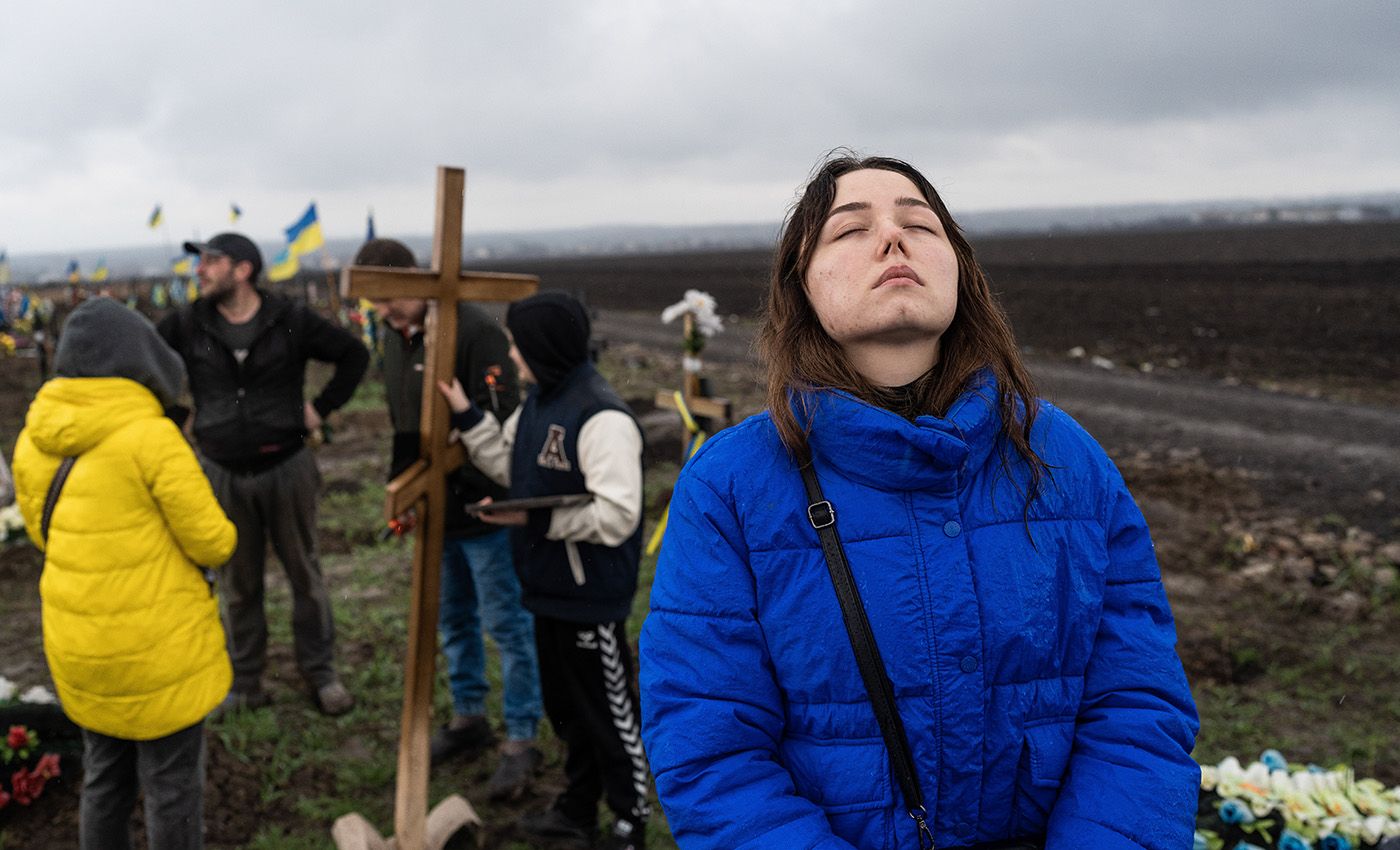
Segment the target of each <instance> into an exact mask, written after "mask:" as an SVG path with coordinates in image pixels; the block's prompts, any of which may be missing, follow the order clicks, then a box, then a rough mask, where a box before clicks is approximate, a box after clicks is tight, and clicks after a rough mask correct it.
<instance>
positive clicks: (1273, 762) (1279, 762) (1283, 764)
mask: <svg viewBox="0 0 1400 850" xmlns="http://www.w3.org/2000/svg"><path fill="white" fill-rule="evenodd" d="M1259 761H1261V762H1263V764H1264V766H1265V767H1267V768H1268V769H1269V770H1271V771H1272V770H1287V769H1288V760H1287V759H1285V758H1284V757H1283V753H1281V752H1279V751H1278V750H1265V751H1264V752H1262V753H1260V754H1259Z"/></svg>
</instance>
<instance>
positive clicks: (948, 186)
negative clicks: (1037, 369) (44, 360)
mask: <svg viewBox="0 0 1400 850" xmlns="http://www.w3.org/2000/svg"><path fill="white" fill-rule="evenodd" d="M0 9H3V14H0V248H5V247H8V249H9V250H10V251H11V252H12V253H24V252H28V251H38V250H67V249H71V248H80V247H99V246H123V245H149V244H152V243H153V242H156V241H158V240H159V238H160V237H159V236H158V235H157V234H155V233H153V232H152V231H150V230H148V229H147V228H146V226H145V219H146V216H147V215H148V214H149V213H150V210H151V207H152V206H153V205H154V204H155V203H156V202H160V203H162V204H163V205H164V208H165V213H166V219H167V222H168V225H169V228H170V233H171V236H172V237H173V238H176V239H178V238H183V237H186V236H189V235H192V234H193V233H194V232H196V231H198V232H200V233H202V234H203V235H206V236H207V235H209V234H211V233H213V232H215V231H217V230H220V229H223V228H225V227H227V222H228V218H227V210H228V204H229V202H230V201H236V202H237V203H238V204H239V205H240V206H241V207H242V208H243V209H244V211H245V217H244V219H243V221H242V222H241V223H240V227H241V228H242V229H244V230H246V231H247V232H249V233H250V234H252V235H253V236H255V237H258V238H260V239H267V240H272V239H275V238H277V237H278V236H279V233H280V230H281V228H283V227H285V226H287V225H288V224H290V223H291V222H292V221H293V220H295V219H296V217H297V216H298V215H300V213H301V212H302V210H303V209H304V208H305V205H306V203H307V202H308V201H310V200H313V199H314V200H315V201H317V203H318V206H319V208H320V213H321V219H322V223H323V227H324V229H325V231H326V233H327V235H329V236H354V235H356V234H358V233H361V232H363V227H364V216H365V211H366V208H367V207H370V206H373V207H374V210H375V214H376V220H377V223H378V225H379V229H380V231H381V233H385V234H402V233H426V232H429V231H430V230H431V228H432V214H431V206H432V198H433V188H434V169H435V167H436V166H437V165H438V164H453V165H462V166H465V167H466V168H467V170H468V186H467V211H466V222H467V224H466V226H467V228H468V229H469V230H471V231H494V230H536V229H549V228H558V227H573V226H585V225H590V224H606V223H631V224H650V223H655V224H684V223H719V222H747V221H775V220H777V219H778V218H779V217H780V216H781V215H782V213H783V211H784V210H785V208H786V206H787V204H788V203H789V202H790V201H791V199H792V196H793V191H794V189H795V188H796V187H797V186H798V184H800V183H801V182H802V179H803V178H804V177H805V175H806V174H807V173H808V171H809V170H810V168H811V167H812V165H813V164H814V163H815V162H816V160H817V159H818V158H819V157H820V155H821V154H822V152H823V151H825V150H827V149H829V148H832V147H835V146H837V145H851V146H854V147H856V148H857V149H859V150H861V151H862V152H866V153H885V154H891V155H895V156H900V157H903V158H905V159H908V160H910V161H912V162H914V163H915V164H916V165H918V166H919V167H921V168H922V169H923V170H924V171H925V173H927V174H928V175H929V176H930V177H931V178H932V179H933V180H934V183H935V184H936V185H937V186H939V188H940V190H941V191H942V192H943V193H944V195H945V197H946V199H947V200H948V201H949V203H950V205H951V206H952V208H953V209H954V211H955V212H956V211H958V210H967V211H971V210H987V209H1005V208H1018V207H1028V206H1071V205H1088V204H1103V203H1124V202H1138V201H1171V200H1197V199H1213V198H1229V197H1259V198H1274V197H1282V198H1288V197H1306V196H1310V195H1318V194H1326V193H1332V192H1369V191H1391V190H1397V189H1400V73H1397V67H1398V66H1397V61H1396V60H1397V50H1396V45H1397V44H1400V3H1396V2H1393V0H1377V1H1376V2H1364V0H1357V2H1340V0H1338V2H1325V0H1311V1H1310V2H1302V0H1296V1H1295V0H1232V2H1227V3H1221V2H1204V0H1173V2H1170V3H1147V2H1121V0H1058V2H1020V0H1016V1H1013V0H994V1H993V2H980V3H971V2H968V3H949V2H885V0H860V1H859V2H848V1H847V0H830V2H827V0H806V2H795V0H794V2H787V1H786V0H783V1H782V2H762V0H748V2H729V0H704V2H690V0H672V1H671V2H662V0H656V1H655V2H641V0H632V2H627V0H588V2H574V3H567V2H556V3H544V2H528V0H526V2H515V3H512V4H502V3H487V2H464V0H428V1H427V2H412V0H405V2H402V3H385V2H382V0H379V1H378V2H367V0H339V2H296V3H287V2H285V1H284V0H282V1H280V2H271V1H270V0H245V1H244V2H240V3H236V4H234V3H210V2H202V0H195V2H179V3H177V2H107V0H48V2H42V3H41V2H20V0H0Z"/></svg>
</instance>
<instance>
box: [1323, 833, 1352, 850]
mask: <svg viewBox="0 0 1400 850" xmlns="http://www.w3.org/2000/svg"><path fill="white" fill-rule="evenodd" d="M1317 848H1318V850H1351V842H1350V841H1348V840H1347V837H1346V836H1345V835H1342V834H1341V833H1339V832H1334V833H1332V834H1331V835H1324V836H1322V838H1320V839H1318V842H1317Z"/></svg>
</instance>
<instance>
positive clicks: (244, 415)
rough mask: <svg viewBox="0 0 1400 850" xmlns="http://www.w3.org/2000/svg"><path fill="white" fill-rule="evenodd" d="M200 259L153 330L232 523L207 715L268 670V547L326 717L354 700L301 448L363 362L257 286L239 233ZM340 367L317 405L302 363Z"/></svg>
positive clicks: (199, 247)
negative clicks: (177, 364)
mask: <svg viewBox="0 0 1400 850" xmlns="http://www.w3.org/2000/svg"><path fill="white" fill-rule="evenodd" d="M185 250H186V251H188V252H191V253H197V254H199V298H198V300H196V301H195V302H194V303H193V304H189V305H186V306H185V307H182V308H180V309H179V310H176V311H174V312H172V313H170V314H169V315H167V316H166V317H165V318H164V319H162V320H161V322H160V324H159V325H158V326H157V330H159V331H160V334H161V336H163V337H164V338H165V341H166V342H167V343H169V344H170V347H171V348H174V349H175V351H176V352H177V353H178V354H179V355H180V357H181V358H183V359H184V361H185V367H186V368H187V369H188V370H189V376H190V392H191V393H192V394H193V396H194V406H195V412H194V439H195V444H196V445H197V446H198V447H199V454H200V456H201V458H202V460H203V462H204V468H205V471H206V472H207V473H208V474H209V480H210V482H211V483H212V484H213V485H214V493H215V494H216V495H217V496H218V497H219V503H220V504H222V505H223V507H224V510H225V511H227V512H228V515H229V517H230V518H231V519H232V520H233V522H234V524H235V525H237V526H238V550H237V551H236V552H234V555H233V559H232V560H230V561H229V564H228V568H227V569H226V570H224V572H223V575H222V579H223V581H222V585H221V588H220V589H221V591H222V592H223V595H224V603H225V616H226V617H227V625H228V633H229V655H230V656H231V657H232V660H233V689H232V690H231V691H229V695H228V698H227V699H226V700H225V701H224V702H223V704H222V705H220V706H219V708H218V710H216V711H215V712H214V713H215V715H216V716H218V715H222V714H224V713H226V712H229V711H235V710H239V709H245V708H255V707H258V706H262V705H266V704H267V703H268V702H269V701H270V700H269V698H268V695H267V693H266V692H265V691H264V690H263V688H262V674H263V668H264V667H265V666H266V663H267V615H266V612H265V611H264V609H263V593H264V590H263V589H264V582H263V571H264V566H265V563H266V556H267V545H268V543H269V542H270V543H271V544H272V548H273V550H274V551H275V552H276V553H277V558H278V560H280V561H281V562H282V569H283V571H284V572H286V574H287V581H288V584H290V585H291V589H292V639H293V643H294V644H295V648H296V662H297V668H298V670H299V671H300V672H301V675H302V678H303V679H304V680H305V682H306V684H307V686H308V688H309V689H310V693H311V698H312V701H313V702H314V703H315V705H316V707H317V708H318V709H320V710H321V712H322V713H324V714H328V715H338V714H344V713H346V712H347V711H349V710H350V709H351V708H353V707H354V705H355V700H354V698H353V697H351V695H350V692H349V691H348V690H347V689H346V688H345V686H344V685H343V684H341V681H340V678H339V677H338V676H337V675H336V671H335V617H334V615H333V613H332V611H331V598H330V594H329V592H328V591H327V590H326V583H325V580H324V579H323V578H322V576H321V562H320V558H319V556H318V553H317V544H316V500H317V497H318V495H319V491H320V487H321V473H320V470H319V469H317V468H316V459H315V457H314V456H313V455H312V453H311V452H310V451H308V450H307V448H306V438H307V436H308V435H309V434H311V433H314V432H316V431H318V430H320V428H321V425H322V421H323V420H324V418H325V417H326V416H328V415H330V413H331V411H333V410H336V409H337V408H339V407H340V406H341V405H343V404H345V403H346V402H347V401H349V400H350V396H351V395H353V394H354V392H355V387H356V386H357V385H358V384H359V383H360V379H361V378H362V377H364V374H365V369H366V368H367V367H368V366H369V352H368V351H367V350H366V349H365V347H364V346H363V345H361V344H360V341H359V340H358V339H356V338H355V337H354V336H352V335H351V334H350V333H349V332H348V331H345V330H343V329H341V328H339V327H337V326H335V325H333V324H331V323H330V322H329V321H327V320H326V319H324V318H322V317H321V316H319V315H317V313H316V312H315V311H314V310H312V309H310V308H309V307H307V306H306V305H305V304H302V303H298V302H295V301H292V300H291V299H290V298H287V297H285V296H282V295H279V294H277V293H274V292H271V291H269V290H265V289H260V288H258V285H257V281H258V275H259V274H260V273H261V271H262V254H261V252H259V251H258V247H257V246H256V245H254V244H253V241H252V240H251V239H249V238H248V237H246V236H243V235H242V234H238V233H220V234H218V235H216V236H214V237H212V238H211V239H210V240H209V241H208V242H186V243H185ZM308 360H321V361H324V362H328V363H333V364H335V372H334V374H332V375H331V378H330V380H329V381H327V382H326V385H325V387H324V388H322V390H321V392H320V393H319V394H318V395H317V396H316V398H314V399H312V400H309V401H308V400H306V399H305V398H304V396H303V388H304V386H305V384H306V363H307V361H308Z"/></svg>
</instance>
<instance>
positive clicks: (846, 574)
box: [801, 461, 934, 850]
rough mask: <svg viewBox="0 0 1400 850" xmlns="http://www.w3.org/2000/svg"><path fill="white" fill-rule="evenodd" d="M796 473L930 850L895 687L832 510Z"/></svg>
mask: <svg viewBox="0 0 1400 850" xmlns="http://www.w3.org/2000/svg"><path fill="white" fill-rule="evenodd" d="M801 470H802V484H803V486H805V487H806V488H807V519H808V521H809V522H811V523H812V527H813V528H815V529H816V530H817V536H818V537H819V538H821V543H822V554H823V555H825V556H826V568H827V570H828V571H829V572H830V573H831V583H832V584H833V585H834V586H835V587H836V598H837V600H838V601H839V602H840V603H841V617H842V619H843V620H845V621H846V634H847V636H849V637H850V639H851V649H853V650H855V654H856V665H857V666H858V667H859V668H860V678H861V679H862V680H863V681H864V682H865V692H866V694H868V695H869V697H870V703H871V705H872V706H874V708H875V719H876V721H878V722H879V724H880V735H881V736H882V737H883V738H884V739H885V748H886V749H888V750H889V753H890V765H891V766H892V767H893V768H894V775H895V779H897V780H898V781H899V788H900V790H901V791H902V792H904V805H905V808H906V809H907V810H908V812H909V817H911V818H913V819H914V823H916V824H918V830H919V832H918V835H919V848H920V850H934V844H933V831H932V830H931V829H929V825H928V809H926V808H924V794H923V791H922V790H921V789H920V788H919V775H918V773H916V772H915V771H914V758H913V756H912V755H911V754H910V752H909V738H908V736H907V735H905V733H904V721H903V720H902V719H900V716H899V711H898V710H897V709H896V708H895V704H894V686H893V685H891V684H890V677H889V675H888V674H887V673H886V672H885V663H884V661H883V660H881V658H880V648H879V647H878V646H876V645H875V633H874V632H873V631H871V629H870V619H869V618H868V617H866V616H865V606H864V605H863V604H862V603H861V601H860V593H859V591H857V590H856V581H855V578H854V577H853V576H852V575H851V565H850V564H849V563H848V562H847V561H846V551H845V550H844V549H843V548H842V547H841V538H840V537H838V536H837V534H836V509H835V508H833V507H832V506H831V502H828V501H827V500H826V497H825V496H823V495H822V487H821V484H820V483H818V481H817V473H816V472H815V471H814V470H813V469H812V464H811V462H810V461H808V462H807V463H805V464H803V465H802V467H801Z"/></svg>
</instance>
